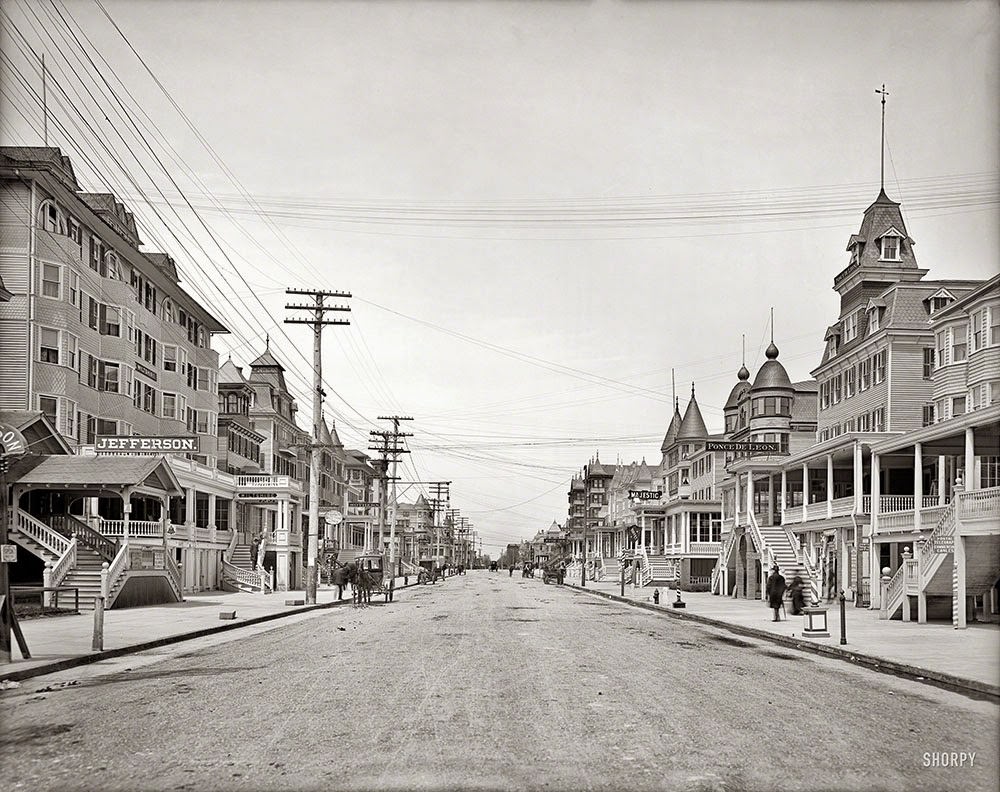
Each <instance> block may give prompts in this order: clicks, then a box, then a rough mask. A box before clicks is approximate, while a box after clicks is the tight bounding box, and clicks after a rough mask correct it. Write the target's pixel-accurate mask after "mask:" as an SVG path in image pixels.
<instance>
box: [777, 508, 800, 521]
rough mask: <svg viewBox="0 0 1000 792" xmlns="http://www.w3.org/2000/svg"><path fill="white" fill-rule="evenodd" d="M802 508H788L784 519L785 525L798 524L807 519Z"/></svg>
mask: <svg viewBox="0 0 1000 792" xmlns="http://www.w3.org/2000/svg"><path fill="white" fill-rule="evenodd" d="M803 511H804V510H803V508H802V507H801V506H786V507H785V516H784V517H783V518H782V519H783V522H785V523H798V522H802V521H803V520H804V519H805V516H804V513H803Z"/></svg>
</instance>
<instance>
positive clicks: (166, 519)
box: [160, 495, 170, 552]
mask: <svg viewBox="0 0 1000 792" xmlns="http://www.w3.org/2000/svg"><path fill="white" fill-rule="evenodd" d="M160 530H161V532H162V533H163V547H164V548H165V549H166V548H167V532H168V531H169V530H170V496H169V495H161V496H160ZM168 552H169V551H168Z"/></svg>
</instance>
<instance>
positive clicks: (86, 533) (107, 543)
mask: <svg viewBox="0 0 1000 792" xmlns="http://www.w3.org/2000/svg"><path fill="white" fill-rule="evenodd" d="M62 519H63V520H65V525H66V528H67V529H68V530H70V531H71V532H72V533H73V535H74V536H75V537H76V538H77V543H78V544H79V545H82V546H83V547H86V548H88V549H90V550H93V551H94V552H95V553H97V554H98V555H99V556H100V557H101V558H103V559H104V560H105V561H107V562H108V563H111V562H112V561H114V559H115V556H116V555H119V554H120V552H121V550H120V549H119V547H118V542H117V541H115V540H113V539H109V538H108V537H106V536H105V535H104V534H102V533H100V532H98V531H95V530H94V529H93V528H91V527H90V526H89V525H87V523H85V522H84V521H83V520H80V519H78V518H76V517H74V516H73V515H71V514H67V515H65V516H63V518H62ZM124 547H125V545H122V548H124ZM105 604H106V605H107V604H108V603H107V602H105Z"/></svg>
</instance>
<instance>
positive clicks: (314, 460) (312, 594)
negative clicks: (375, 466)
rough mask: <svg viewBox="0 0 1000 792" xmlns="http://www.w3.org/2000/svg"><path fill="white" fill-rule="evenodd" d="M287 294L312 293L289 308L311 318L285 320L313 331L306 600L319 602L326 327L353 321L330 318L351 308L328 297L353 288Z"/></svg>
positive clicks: (349, 294) (305, 294)
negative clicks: (332, 313)
mask: <svg viewBox="0 0 1000 792" xmlns="http://www.w3.org/2000/svg"><path fill="white" fill-rule="evenodd" d="M285 294H294V295H303V296H306V297H312V298H313V299H314V301H315V302H314V303H313V304H312V305H310V304H308V303H306V304H296V303H290V304H286V305H285V310H286V311H310V312H312V317H311V318H310V319H285V324H304V325H309V326H310V327H312V331H313V431H312V443H311V444H310V446H309V542H308V550H307V554H306V560H307V563H306V602H307V603H309V604H314V603H315V602H316V582H317V580H316V557H317V555H319V477H320V472H319V468H320V454H321V453H322V451H321V446H320V443H321V441H320V437H321V432H320V426H321V425H322V423H323V397H324V396H325V395H326V392H325V391H324V390H323V356H322V352H323V328H324V327H325V326H326V325H346V324H350V322H349V321H348V320H347V319H327V318H326V314H327V312H329V311H350V310H351V309H350V307H349V306H346V305H327V304H326V298H327V297H345V298H349V297H350V296H351V293H350V292H335V291H324V290H322V289H285Z"/></svg>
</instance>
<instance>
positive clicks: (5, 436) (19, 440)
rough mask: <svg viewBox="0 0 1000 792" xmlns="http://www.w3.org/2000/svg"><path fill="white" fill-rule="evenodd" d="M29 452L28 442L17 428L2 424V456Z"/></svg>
mask: <svg viewBox="0 0 1000 792" xmlns="http://www.w3.org/2000/svg"><path fill="white" fill-rule="evenodd" d="M27 450H28V441H27V440H25V439H24V435H23V434H21V433H20V432H19V431H18V430H17V429H16V428H15V427H13V426H11V425H10V424H5V423H0V454H23V453H24V452H25V451H27Z"/></svg>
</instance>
